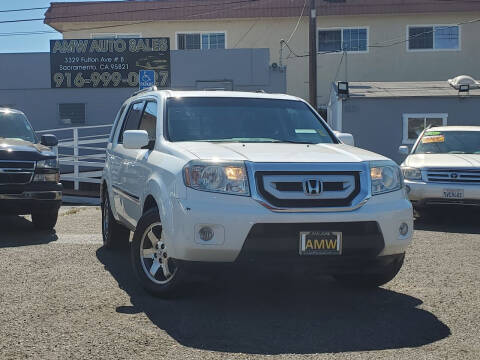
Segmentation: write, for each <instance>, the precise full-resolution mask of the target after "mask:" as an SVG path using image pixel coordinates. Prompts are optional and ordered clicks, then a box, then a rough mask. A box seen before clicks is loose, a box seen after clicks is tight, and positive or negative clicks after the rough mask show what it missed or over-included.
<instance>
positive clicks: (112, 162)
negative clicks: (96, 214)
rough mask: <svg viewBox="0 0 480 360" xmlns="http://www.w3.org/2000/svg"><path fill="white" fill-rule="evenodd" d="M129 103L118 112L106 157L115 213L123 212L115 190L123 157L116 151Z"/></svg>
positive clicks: (110, 192)
mask: <svg viewBox="0 0 480 360" xmlns="http://www.w3.org/2000/svg"><path fill="white" fill-rule="evenodd" d="M127 110H128V109H127V104H123V106H122V108H121V109H120V111H119V112H118V114H117V118H116V119H115V122H114V123H113V128H112V131H111V134H110V138H109V139H108V145H107V151H106V159H105V168H106V169H107V170H106V171H105V175H107V174H108V184H109V185H110V188H109V189H108V191H109V194H110V199H111V200H112V205H113V207H112V208H114V209H115V212H114V213H115V214H117V213H123V210H122V204H121V202H120V198H119V196H118V195H117V193H116V192H115V190H114V189H115V188H116V187H118V181H119V179H120V169H121V158H120V157H119V156H117V155H116V153H115V151H116V148H117V140H118V136H119V134H120V132H121V129H122V126H123V121H124V120H125V117H126V116H125V113H126V112H127Z"/></svg>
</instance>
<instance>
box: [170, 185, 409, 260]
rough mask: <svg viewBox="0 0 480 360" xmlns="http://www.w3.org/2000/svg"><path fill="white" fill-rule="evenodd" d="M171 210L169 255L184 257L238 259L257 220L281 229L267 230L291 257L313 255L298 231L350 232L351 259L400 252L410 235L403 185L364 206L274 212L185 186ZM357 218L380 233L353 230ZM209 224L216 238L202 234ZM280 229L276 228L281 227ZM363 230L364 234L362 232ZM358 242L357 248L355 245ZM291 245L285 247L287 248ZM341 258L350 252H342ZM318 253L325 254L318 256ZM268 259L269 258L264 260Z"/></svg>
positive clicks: (254, 203) (248, 200)
mask: <svg viewBox="0 0 480 360" xmlns="http://www.w3.org/2000/svg"><path fill="white" fill-rule="evenodd" d="M171 201H172V208H173V211H172V212H171V213H170V214H169V219H168V221H167V222H164V228H163V231H164V236H165V240H166V241H167V243H168V247H169V249H170V250H169V251H170V253H171V257H173V258H176V259H179V260H185V261H201V262H235V261H238V260H240V259H241V256H240V255H242V256H243V254H242V249H244V246H245V244H247V242H246V241H247V239H248V238H249V234H250V236H251V231H252V230H255V228H256V227H255V225H257V224H269V225H268V226H271V228H276V227H278V229H283V230H280V232H279V233H278V236H277V235H275V234H273V235H272V233H271V232H270V233H269V234H267V236H269V237H270V238H272V236H273V240H275V238H276V239H278V243H277V244H280V243H282V244H283V245H280V247H285V246H286V247H287V248H288V251H289V254H290V255H291V257H290V258H289V259H287V261H289V262H292V261H293V262H294V261H301V262H304V261H311V260H305V259H306V257H303V256H300V255H298V247H297V246H298V243H299V236H300V235H299V232H300V231H306V230H316V229H325V230H329V231H339V230H340V231H343V232H345V233H349V236H351V240H349V241H350V246H351V248H352V249H353V251H352V252H351V253H350V256H351V259H354V258H358V259H363V258H368V259H372V258H376V257H378V256H387V255H394V254H402V253H404V252H405V250H406V248H407V247H408V245H409V244H410V242H411V240H412V232H413V212H412V205H411V203H410V202H409V201H408V199H406V198H405V196H404V193H403V191H396V192H393V193H388V194H383V195H378V196H374V197H372V198H371V199H369V201H368V202H367V203H366V204H365V205H363V206H362V207H360V208H358V209H356V210H353V211H345V212H321V213H320V212H317V213H316V212H310V213H299V212H285V213H276V212H273V211H271V210H269V209H267V208H265V207H264V206H262V205H260V204H259V203H258V202H257V201H255V200H254V199H252V198H250V197H241V196H232V195H222V194H213V193H206V192H201V191H196V190H192V189H188V190H187V196H186V199H185V200H183V199H182V200H179V199H175V198H172V199H171ZM359 223H373V224H374V225H375V228H378V234H373V233H372V234H369V233H363V234H355V230H354V229H355V226H358V224H359ZM402 223H406V224H407V225H408V229H409V230H408V233H407V234H406V235H405V236H401V235H400V233H399V227H400V225H401V224H402ZM203 226H209V227H210V228H211V229H213V231H214V236H213V238H212V240H210V241H208V242H205V241H203V240H201V239H200V236H199V230H200V229H201V228H202V227H203ZM277 231H278V230H277ZM362 236H366V237H364V238H362ZM369 236H371V238H369V239H368V241H371V240H373V242H374V243H375V245H374V246H373V247H370V248H369V249H367V252H368V251H369V253H364V252H362V241H366V239H367V238H368V237H369ZM355 248H356V249H355ZM288 251H287V252H288ZM275 253H276V251H275V248H274V249H272V251H271V252H267V257H269V256H270V257H272V258H279V256H278V255H279V254H278V253H277V254H275ZM339 257H341V258H342V259H345V258H346V257H347V255H346V254H344V255H341V256H339ZM316 258H317V259H320V258H322V259H326V258H327V257H326V256H323V257H322V256H318V257H316ZM260 261H265V259H263V260H260Z"/></svg>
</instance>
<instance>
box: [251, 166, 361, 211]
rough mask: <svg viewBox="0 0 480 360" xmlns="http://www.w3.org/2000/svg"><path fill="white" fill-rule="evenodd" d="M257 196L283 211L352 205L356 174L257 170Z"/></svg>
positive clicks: (355, 192)
mask: <svg viewBox="0 0 480 360" xmlns="http://www.w3.org/2000/svg"><path fill="white" fill-rule="evenodd" d="M255 182H256V184H257V189H258V192H259V193H260V195H261V196H262V197H263V198H264V199H265V200H267V201H268V202H269V203H270V204H272V205H274V206H277V207H286V208H313V207H340V206H351V205H352V201H353V199H355V197H356V196H357V195H358V194H359V192H360V187H361V186H360V174H359V172H358V171H296V172H289V171H257V172H256V173H255Z"/></svg>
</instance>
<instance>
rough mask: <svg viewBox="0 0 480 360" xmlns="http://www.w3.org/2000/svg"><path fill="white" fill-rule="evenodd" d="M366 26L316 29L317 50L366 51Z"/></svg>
mask: <svg viewBox="0 0 480 360" xmlns="http://www.w3.org/2000/svg"><path fill="white" fill-rule="evenodd" d="M367 50H368V29H367V28H345V29H324V30H318V51H338V52H341V51H348V52H366V51H367Z"/></svg>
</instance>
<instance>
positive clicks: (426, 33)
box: [408, 26, 433, 49]
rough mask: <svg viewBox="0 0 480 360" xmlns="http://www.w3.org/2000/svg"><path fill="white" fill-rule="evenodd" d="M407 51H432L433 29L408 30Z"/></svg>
mask: <svg viewBox="0 0 480 360" xmlns="http://www.w3.org/2000/svg"><path fill="white" fill-rule="evenodd" d="M408 37H409V42H408V48H409V49H433V27H432V26H428V27H411V28H410V29H409V30H408Z"/></svg>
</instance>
